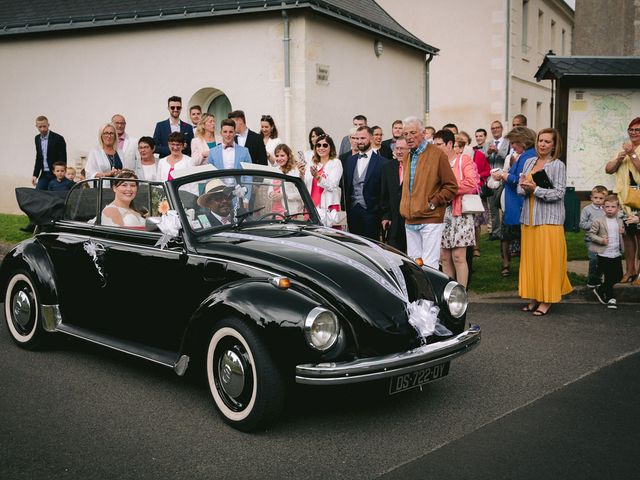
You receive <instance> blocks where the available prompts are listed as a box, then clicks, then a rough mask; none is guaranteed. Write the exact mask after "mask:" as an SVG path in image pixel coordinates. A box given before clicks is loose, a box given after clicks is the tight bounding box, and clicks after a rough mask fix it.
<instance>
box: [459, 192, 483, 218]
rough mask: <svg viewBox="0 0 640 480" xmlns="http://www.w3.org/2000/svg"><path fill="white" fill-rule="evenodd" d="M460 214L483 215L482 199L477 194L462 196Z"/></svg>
mask: <svg viewBox="0 0 640 480" xmlns="http://www.w3.org/2000/svg"><path fill="white" fill-rule="evenodd" d="M462 213H463V214H465V213H484V205H482V199H481V198H480V195H478V194H477V193H467V194H465V195H462Z"/></svg>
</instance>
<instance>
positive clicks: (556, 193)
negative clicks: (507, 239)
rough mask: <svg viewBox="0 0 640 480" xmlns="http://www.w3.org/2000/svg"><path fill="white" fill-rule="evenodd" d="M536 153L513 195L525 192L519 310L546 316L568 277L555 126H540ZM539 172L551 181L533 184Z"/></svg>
mask: <svg viewBox="0 0 640 480" xmlns="http://www.w3.org/2000/svg"><path fill="white" fill-rule="evenodd" d="M536 153H537V156H536V157H533V158H530V159H529V160H527V162H526V163H525V165H524V168H523V170H522V174H521V175H520V182H519V184H518V194H519V195H522V196H524V197H525V198H524V205H523V206H522V213H521V215H520V223H521V224H522V232H521V233H522V238H521V253H520V278H519V287H518V290H519V294H520V296H521V297H523V298H527V299H530V300H529V303H528V305H525V306H524V308H523V309H522V310H523V311H524V312H533V315H534V316H542V315H546V314H547V313H548V312H549V309H550V308H551V305H552V304H553V303H557V302H559V301H560V300H561V298H562V295H566V294H568V293H569V292H571V290H572V287H571V284H570V283H569V278H568V277H567V244H566V242H565V238H564V216H565V211H564V192H565V185H566V169H565V165H564V163H562V161H561V160H560V159H559V158H558V157H559V156H560V155H561V154H562V140H561V138H560V135H559V133H558V131H557V130H556V129H554V128H544V129H542V130H540V131H539V132H538V136H537V138H536ZM542 170H544V172H545V173H546V174H547V176H548V177H549V180H550V181H551V185H546V187H547V188H543V186H542V185H537V184H536V182H535V181H534V179H533V175H534V174H536V173H537V172H540V171H542Z"/></svg>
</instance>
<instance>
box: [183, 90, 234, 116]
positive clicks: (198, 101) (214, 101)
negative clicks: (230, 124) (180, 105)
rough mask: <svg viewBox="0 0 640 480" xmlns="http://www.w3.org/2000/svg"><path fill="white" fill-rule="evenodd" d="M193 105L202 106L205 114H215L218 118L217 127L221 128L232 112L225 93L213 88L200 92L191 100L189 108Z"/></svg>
mask: <svg viewBox="0 0 640 480" xmlns="http://www.w3.org/2000/svg"><path fill="white" fill-rule="evenodd" d="M192 105H200V106H201V107H202V111H203V112H207V113H211V114H213V115H214V116H215V118H216V126H219V125H220V122H221V121H222V120H223V119H224V118H227V114H228V113H229V112H230V111H231V110H232V108H231V102H230V101H229V98H228V97H227V96H226V95H225V94H224V92H223V91H221V90H219V89H217V88H213V87H205V88H201V89H200V90H198V91H197V92H196V93H195V94H194V95H193V96H192V97H191V99H190V100H189V107H191V106H192Z"/></svg>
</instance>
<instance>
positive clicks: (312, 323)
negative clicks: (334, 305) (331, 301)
mask: <svg viewBox="0 0 640 480" xmlns="http://www.w3.org/2000/svg"><path fill="white" fill-rule="evenodd" d="M339 333H340V324H339V323H338V319H337V318H336V316H335V315H334V314H333V312H331V311H329V310H327V309H325V308H322V307H316V308H314V309H313V310H311V311H310V312H309V314H308V315H307V318H306V319H305V321H304V334H305V336H306V337H307V342H308V343H309V345H310V346H311V347H313V348H315V349H316V350H320V351H325V350H328V349H329V348H331V347H332V346H333V344H334V343H336V340H337V338H338V334H339Z"/></svg>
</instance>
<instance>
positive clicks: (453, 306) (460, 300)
mask: <svg viewBox="0 0 640 480" xmlns="http://www.w3.org/2000/svg"><path fill="white" fill-rule="evenodd" d="M443 296H444V301H445V302H447V307H448V308H449V313H450V314H451V316H452V317H454V318H460V317H461V316H462V315H464V312H466V311H467V305H469V297H467V291H466V290H465V288H464V287H463V286H462V285H460V284H459V283H457V282H449V283H447V285H446V287H444V294H443Z"/></svg>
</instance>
